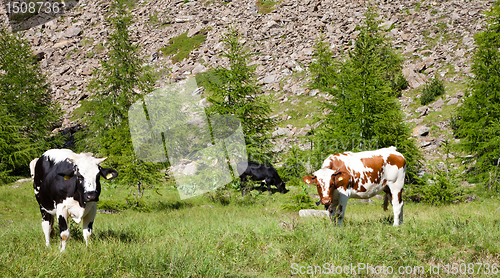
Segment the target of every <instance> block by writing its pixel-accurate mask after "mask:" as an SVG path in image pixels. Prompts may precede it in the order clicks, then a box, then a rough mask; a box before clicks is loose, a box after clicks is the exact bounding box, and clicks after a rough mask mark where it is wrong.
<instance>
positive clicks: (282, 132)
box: [273, 127, 290, 137]
mask: <svg viewBox="0 0 500 278" xmlns="http://www.w3.org/2000/svg"><path fill="white" fill-rule="evenodd" d="M289 132H290V130H289V129H288V128H282V127H278V129H276V130H275V131H274V132H273V137H278V136H281V135H285V134H288V133H289Z"/></svg>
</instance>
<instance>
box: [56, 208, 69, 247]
mask: <svg viewBox="0 0 500 278" xmlns="http://www.w3.org/2000/svg"><path fill="white" fill-rule="evenodd" d="M56 215H57V222H58V223H59V236H60V237H61V252H63V251H64V250H65V249H66V241H67V240H68V239H69V229H68V208H67V207H66V206H65V205H62V204H60V205H58V206H57V208H56Z"/></svg>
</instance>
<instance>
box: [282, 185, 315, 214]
mask: <svg viewBox="0 0 500 278" xmlns="http://www.w3.org/2000/svg"><path fill="white" fill-rule="evenodd" d="M288 199H289V200H290V201H289V202H288V203H287V204H285V205H283V209H285V210H291V211H298V210H301V209H314V208H316V205H315V204H314V202H313V200H312V198H311V196H309V194H308V193H307V188H306V186H305V185H304V184H302V188H301V192H299V193H297V194H292V195H290V197H289V198H288Z"/></svg>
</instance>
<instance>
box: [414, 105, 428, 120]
mask: <svg viewBox="0 0 500 278" xmlns="http://www.w3.org/2000/svg"><path fill="white" fill-rule="evenodd" d="M415 113H418V114H420V115H419V117H423V116H425V115H427V114H429V107H428V106H421V107H419V108H417V109H416V110H415Z"/></svg>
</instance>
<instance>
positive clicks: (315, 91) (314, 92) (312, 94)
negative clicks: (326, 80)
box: [309, 89, 319, 97]
mask: <svg viewBox="0 0 500 278" xmlns="http://www.w3.org/2000/svg"><path fill="white" fill-rule="evenodd" d="M318 93H319V90H318V89H314V90H310V91H309V96H310V97H313V96H315V95H317V94H318Z"/></svg>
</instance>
